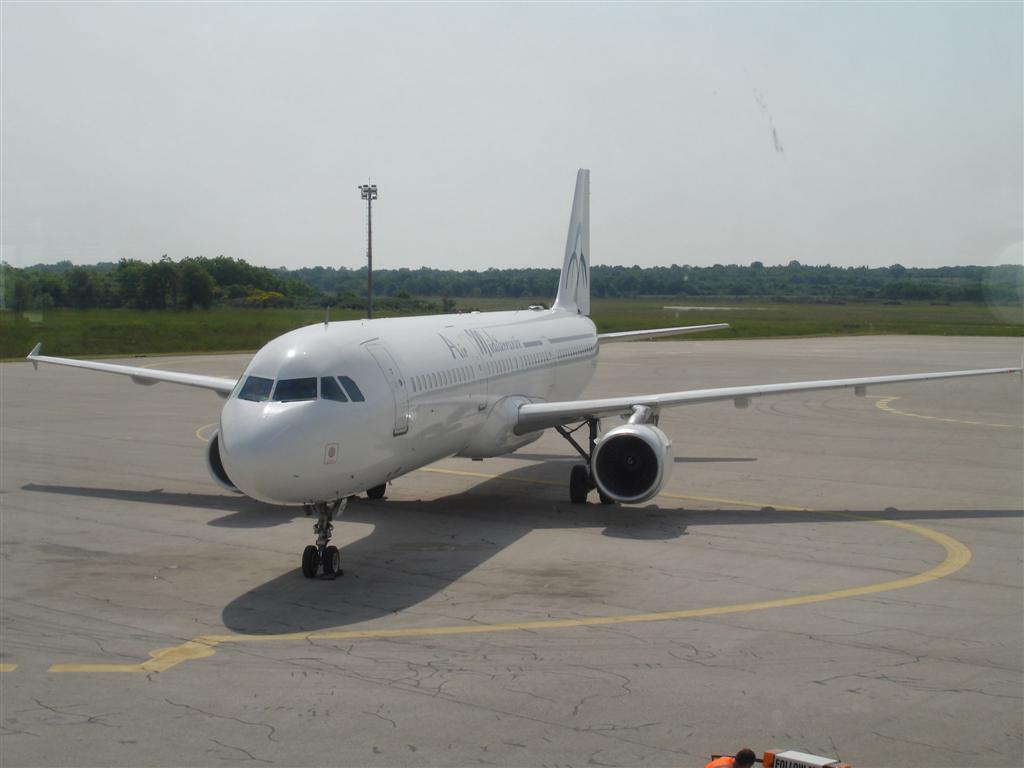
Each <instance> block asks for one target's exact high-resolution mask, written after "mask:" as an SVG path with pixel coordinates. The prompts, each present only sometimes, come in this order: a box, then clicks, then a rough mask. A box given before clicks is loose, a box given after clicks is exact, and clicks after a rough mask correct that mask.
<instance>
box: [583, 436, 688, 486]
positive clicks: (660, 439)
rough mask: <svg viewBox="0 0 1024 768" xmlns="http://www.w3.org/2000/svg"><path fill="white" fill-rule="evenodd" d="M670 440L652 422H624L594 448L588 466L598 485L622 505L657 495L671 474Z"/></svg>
mask: <svg viewBox="0 0 1024 768" xmlns="http://www.w3.org/2000/svg"><path fill="white" fill-rule="evenodd" d="M673 461H674V460H673V456H672V441H671V440H670V439H669V437H668V435H666V434H665V433H664V432H662V431H661V430H660V429H658V428H657V427H655V426H654V425H652V424H626V425H624V426H621V427H616V428H615V429H613V430H611V431H610V432H608V433H607V434H606V435H605V436H604V437H602V438H601V440H600V442H598V443H597V445H596V446H595V447H594V458H593V463H592V465H591V469H592V472H593V476H594V482H595V483H597V487H598V488H599V489H600V490H601V491H602V492H603V493H604V494H605V495H606V496H608V497H610V498H612V499H614V500H615V501H617V502H619V503H622V504H639V503H640V502H643V501H647V500H648V499H650V498H652V497H653V496H656V495H657V494H658V492H659V491H660V490H661V488H662V486H663V485H664V484H665V483H666V481H667V480H668V478H669V475H671V474H672V465H673Z"/></svg>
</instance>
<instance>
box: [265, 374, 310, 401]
mask: <svg viewBox="0 0 1024 768" xmlns="http://www.w3.org/2000/svg"><path fill="white" fill-rule="evenodd" d="M274 400H275V402H279V403H291V402H294V401H296V400H316V379H315V378H308V379H281V380H280V381H279V382H277V387H276V388H275V389H274Z"/></svg>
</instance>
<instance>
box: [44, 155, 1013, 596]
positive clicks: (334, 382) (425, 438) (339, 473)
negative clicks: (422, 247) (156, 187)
mask: <svg viewBox="0 0 1024 768" xmlns="http://www.w3.org/2000/svg"><path fill="white" fill-rule="evenodd" d="M589 312H590V172H589V171H588V170H584V169H581V170H580V171H579V173H578V174H577V176H576V191H575V196H574V198H573V205H572V215H571V218H570V220H569V235H568V238H567V240H566V246H565V258H564V260H563V262H562V272H561V276H560V279H559V283H558V295H557V298H556V299H555V303H554V306H553V307H552V308H551V309H543V308H541V307H531V308H530V309H529V310H524V311H516V312H488V313H479V312H472V313H468V314H452V315H432V316H428V317H402V318H384V319H377V320H353V321H347V322H335V323H329V322H324V323H320V324H317V325H311V326H308V327H306V328H300V329H298V330H295V331H291V332H290V333H286V334H284V335H283V336H279V337H278V338H276V339H274V340H273V341H271V342H270V343H268V344H267V345H266V346H264V347H263V348H262V349H260V350H259V351H258V352H257V353H256V355H255V356H254V357H253V358H252V361H251V362H250V363H249V365H248V367H247V368H246V370H245V372H244V373H243V374H242V376H241V378H239V379H238V380H237V381H236V380H235V379H225V378H216V377H212V376H200V375H196V374H190V373H178V372H174V371H161V370H153V369H150V368H137V367H132V366H127V365H114V364H110V363H99V362H91V361H84V360H72V359H68V358H59V357H46V356H43V355H40V354H39V351H40V345H38V344H37V345H36V347H35V349H33V350H32V352H31V353H30V354H29V355H28V359H29V360H31V361H32V363H33V365H35V366H36V368H38V363H55V364H58V365H68V366H74V367H77V368H86V369H89V370H94V371H104V372H107V373H117V374H122V375H126V376H130V377H131V378H132V379H133V380H134V381H135V382H137V383H139V384H155V383H157V382H170V383H173V384H184V385H187V386H192V387H200V388H203V389H211V390H213V391H214V392H217V393H218V394H220V395H221V396H222V397H225V398H227V402H226V403H225V404H224V408H223V410H222V411H221V416H220V423H219V425H218V427H219V428H218V431H217V432H216V433H215V434H214V436H213V438H212V439H211V440H210V443H209V448H208V451H207V466H208V468H209V471H210V474H211V476H212V477H213V478H214V479H215V480H216V481H217V482H218V483H219V484H220V485H221V486H223V487H225V488H227V489H229V490H232V491H238V492H241V493H243V494H245V495H247V496H250V497H252V498H254V499H257V500H259V501H263V502H269V503H274V504H290V505H300V504H301V505H303V506H305V507H306V510H307V512H313V511H315V512H317V514H318V520H317V523H316V525H315V527H314V532H315V533H316V544H310V545H309V546H307V547H306V548H305V550H304V551H303V554H302V573H303V574H304V575H305V576H307V577H313V576H316V575H317V574H318V573H319V572H321V571H322V572H323V573H324V575H326V576H333V575H335V574H337V573H339V572H340V562H341V559H340V555H339V552H338V548H337V547H335V546H332V545H330V540H331V532H332V529H333V526H332V521H333V520H334V518H335V517H336V516H337V515H339V514H340V512H342V511H343V510H344V507H345V503H346V500H347V499H348V497H350V496H352V495H355V494H358V493H361V492H363V491H365V492H366V493H367V495H369V496H370V497H371V498H380V497H382V496H383V495H384V489H385V486H386V484H387V483H388V482H389V481H391V480H394V479H395V478H397V477H400V476H402V475H404V474H407V473H409V472H412V471H414V470H416V469H419V468H420V467H423V466H425V465H427V464H431V463H432V462H435V461H437V460H439V459H443V458H446V457H449V456H465V457H469V458H473V459H482V458H487V457H492V456H501V455H503V454H507V453H511V452H513V451H515V450H517V449H519V448H522V447H523V446H524V445H527V444H529V443H531V442H533V441H534V440H537V439H538V438H539V437H540V436H541V434H542V433H543V431H544V430H545V429H548V428H552V427H553V428H554V429H556V430H558V432H559V433H561V435H562V436H563V437H565V439H566V440H568V441H569V442H570V443H571V444H572V446H573V447H574V448H575V449H576V451H578V452H579V454H580V456H581V457H582V459H583V461H582V462H581V463H580V464H577V465H575V466H573V468H572V471H571V473H570V476H569V497H570V499H571V501H572V502H574V503H584V502H586V500H587V496H588V494H589V493H590V491H592V490H595V489H596V490H597V491H598V493H599V495H600V498H601V501H602V502H603V503H613V502H618V503H625V504H635V503H640V502H643V501H646V500H648V499H650V498H652V497H653V496H655V495H656V494H657V493H658V492H659V491H660V490H661V488H662V486H663V485H664V484H665V482H666V480H667V479H668V476H669V472H670V471H671V469H672V466H673V456H672V440H671V439H670V438H669V437H668V436H667V435H666V434H665V433H664V432H663V431H662V430H661V429H659V428H658V414H659V411H660V410H661V409H662V408H669V407H674V406H679V405H690V404H693V403H707V402H713V401H716V400H732V401H733V402H734V403H735V404H736V406H737V407H739V408H743V407H746V406H747V405H749V403H750V399H751V398H752V397H758V396H761V395H770V394H782V393H789V392H808V391H811V390H823V389H838V388H847V387H848V388H852V389H853V390H854V392H855V393H856V394H857V395H863V394H864V392H865V389H866V387H868V386H869V385H874V384H890V383H895V382H907V381H927V380H934V379H951V378H957V377H962V376H985V375H989V374H996V373H1015V372H1020V370H1021V369H1020V368H991V369H984V370H969V371H946V372H941V373H917V374H906V375H899V376H873V377H867V378H854V379H832V380H826V381H798V382H791V383H786V384H765V385H760V386H741V387H722V388H717V389H702V390H690V391H682V392H663V393H658V394H635V395H625V396H623V397H612V398H601V399H596V400H579V399H577V398H578V397H579V395H580V394H581V393H582V392H583V390H584V389H585V388H586V386H587V383H588V382H589V381H590V378H591V376H592V375H593V372H594V368H595V367H596V365H597V356H598V352H599V351H600V348H601V345H603V344H608V343H610V342H617V341H628V340H633V339H646V338H651V337H655V336H667V335H674V334H683V333H695V332H700V331H709V330H714V329H718V328H727V327H728V325H727V324H726V323H719V324H714V325H698V326H686V327H674V328H659V329H654V330H643V331H626V332H620V333H597V330H596V328H595V326H594V323H593V322H592V321H591V319H590V318H589V317H588V314H589ZM611 416H623V417H625V418H626V419H627V421H626V422H625V423H623V424H621V425H619V426H616V427H614V428H613V429H610V430H608V431H607V432H605V433H604V434H602V435H600V436H599V420H600V419H601V418H605V417H611ZM572 425H578V426H580V427H582V426H587V427H588V428H589V439H588V440H587V441H586V444H585V445H581V444H580V443H578V442H577V441H576V440H575V439H574V436H573V432H574V431H575V429H570V428H569V427H570V426H572Z"/></svg>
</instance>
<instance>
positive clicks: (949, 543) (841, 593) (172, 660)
mask: <svg viewBox="0 0 1024 768" xmlns="http://www.w3.org/2000/svg"><path fill="white" fill-rule="evenodd" d="M201 429H202V428H201ZM199 431H200V430H197V436H198V432H199ZM420 471H423V472H433V473H437V474H445V475H455V476H460V477H467V478H483V479H488V480H493V479H499V478H500V479H504V480H507V481H509V482H526V483H531V484H535V485H561V483H554V482H551V481H546V480H532V479H527V478H516V477H508V476H503V475H489V474H486V473H483V472H468V471H459V470H451V469H439V468H427V469H423V470H420ZM661 495H662V496H664V497H666V498H671V499H679V500H684V501H685V500H696V501H705V502H712V503H722V504H730V505H738V506H744V507H755V508H764V507H767V506H771V507H772V508H773V509H776V510H779V511H785V512H811V513H814V514H819V515H829V516H833V517H841V518H845V519H848V520H857V521H863V522H871V523H878V524H880V525H887V526H890V527H892V528H897V529H899V530H902V531H905V532H907V533H912V534H915V535H917V536H921V537H923V538H926V539H928V540H929V541H932V542H934V543H936V544H938V545H939V546H940V547H942V548H943V550H944V551H945V553H946V556H945V559H944V560H943V561H942V562H941V563H939V564H938V565H937V566H935V567H933V568H929V569H928V570H926V571H923V572H921V573H917V574H913V575H910V576H905V577H903V578H900V579H894V580H891V581H884V582H879V583H877V584H867V585H864V586H861V587H851V588H848V589H838V590H832V591H828V592H818V593H815V594H810V595H799V596H796V597H784V598H777V599H774V600H761V601H757V602H750V603H733V604H731V605H721V606H714V607H708V608H689V609H683V610H675V611H658V612H655V613H630V614H622V615H618V616H592V617H587V618H574V619H547V620H542V621H517V622H509V623H505V624H465V625H453V626H440V627H410V628H406V629H339V630H323V631H319V632H290V633H284V634H277V635H237V634H210V635H200V636H199V637H196V638H194V639H192V640H189V641H187V642H185V643H182V644H181V645H175V646H171V647H169V648H159V649H157V650H155V651H151V652H150V654H149V655H150V658H149V660H147V661H143V662H141V663H139V664H54V665H52V666H51V667H50V668H49V671H50V672H165V671H167V670H169V669H171V668H172V667H175V666H177V665H179V664H181V663H183V662H186V661H194V660H196V659H203V658H206V657H209V656H213V655H214V654H215V653H216V648H217V646H220V645H229V644H244V643H281V642H297V641H301V642H309V641H316V640H371V639H386V638H405V637H440V636H448V637H454V636H458V635H481V634H495V633H499V632H521V631H525V632H537V631H542V630H553V629H573V628H579V627H599V626H609V625H615V624H641V623H649V622H654V621H677V620H680V619H693V618H700V617H707V616H724V615H727V614H734V613H748V612H751V611H765V610H771V609H774V608H789V607H793V606H799V605H808V604H811V603H823V602H826V601H829V600H841V599H845V598H850V597H864V596H865V595H876V594H879V593H881V592H890V591H892V590H896V589H907V588H909V587H916V586H919V585H921V584H927V583H928V582H931V581H936V580H937V579H942V578H945V577H946V576H950V575H952V574H954V573H956V572H957V571H959V570H960V569H961V568H963V567H964V566H966V565H967V564H968V563H969V562H970V561H971V550H970V549H968V548H967V546H966V545H965V544H963V543H962V542H960V541H957V540H956V539H954V538H953V537H952V536H947V535H946V534H944V533H939V532H938V531H934V530H932V529H930V528H925V527H924V526H921V525H916V524H914V523H905V522H899V521H896V520H886V519H882V518H874V517H868V516H864V515H855V514H851V513H848V512H821V511H818V510H812V509H807V508H804V507H791V506H783V505H778V504H774V505H767V504H757V503H753V502H749V501H739V500H736V499H715V498H709V497H700V496H680V495H676V494H669V493H664V494H661Z"/></svg>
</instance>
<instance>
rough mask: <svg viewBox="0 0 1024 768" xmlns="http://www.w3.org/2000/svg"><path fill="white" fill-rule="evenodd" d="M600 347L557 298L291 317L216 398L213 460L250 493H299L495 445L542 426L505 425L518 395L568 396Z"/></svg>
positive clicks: (279, 499) (348, 487) (283, 497)
mask: <svg viewBox="0 0 1024 768" xmlns="http://www.w3.org/2000/svg"><path fill="white" fill-rule="evenodd" d="M597 354H598V341H597V333H596V329H595V327H594V324H593V322H592V321H591V320H590V318H588V317H586V316H585V315H581V314H575V313H570V312H566V311H562V310H557V309H555V310H542V309H534V310H523V311H516V312H488V313H476V312H474V313H468V314H456V315H437V316H428V317H408V318H389V319H376V320H373V321H365V320H357V321H348V322H335V323H320V324H318V325H313V326H308V327H305V328H300V329H298V330H295V331H292V332H290V333H287V334H285V335H283V336H280V337H279V338H277V339H274V340H273V341H271V342H270V343H269V344H267V345H266V346H265V347H263V348H262V349H261V350H260V351H259V352H257V353H256V355H255V356H254V357H253V359H252V361H251V362H250V364H249V366H248V368H247V369H246V371H245V373H244V374H243V375H242V377H241V379H239V382H238V385H237V386H236V388H235V391H234V392H232V394H231V395H230V397H229V399H228V402H227V403H226V404H225V405H224V408H223V411H222V413H221V418H220V425H219V427H220V428H219V434H218V440H219V442H220V455H221V459H222V461H223V466H224V469H225V470H226V473H227V475H228V476H230V479H231V481H232V482H233V483H234V485H235V486H237V488H238V489H239V490H240V491H242V492H243V493H245V494H246V495H248V496H251V497H253V498H256V499H259V500H261V501H266V502H271V503H279V504H302V503H308V502H316V501H322V500H324V499H335V498H342V497H345V496H349V495H353V494H356V493H361V492H362V491H364V490H366V489H367V488H372V487H374V486H378V485H381V484H383V483H386V482H388V481H390V480H392V479H394V478H396V477H398V476H400V475H403V474H405V473H407V472H411V471H413V470H415V469H418V468H420V467H423V466H425V465H427V464H430V463H432V462H434V461H437V460H438V459H442V458H445V457H448V456H453V455H462V456H467V457H470V458H485V457H488V456H499V455H502V454H505V453H509V452H511V451H514V450H516V449H517V448H520V447H522V446H523V445H526V444H528V443H530V442H532V441H533V440H536V439H537V438H538V437H539V436H540V434H541V433H540V432H533V433H529V434H526V435H516V434H515V433H514V432H513V428H514V426H515V423H516V415H517V410H518V407H519V405H520V404H521V403H524V402H543V401H549V400H571V399H575V398H577V397H579V395H580V394H581V393H582V392H583V390H584V388H585V387H586V386H587V384H588V382H589V381H590V378H591V376H592V375H593V372H594V368H595V366H596V364H597ZM250 379H252V381H251V382H250ZM310 380H314V381H313V382H311V381H310ZM247 382H249V383H248V384H247ZM271 382H272V383H271ZM282 382H287V384H286V385H284V386H282ZM311 385H312V386H311ZM289 390H290V391H289ZM279 393H280V395H279ZM360 398H362V399H361V400H360Z"/></svg>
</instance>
